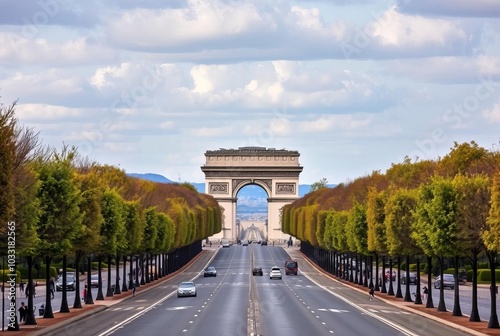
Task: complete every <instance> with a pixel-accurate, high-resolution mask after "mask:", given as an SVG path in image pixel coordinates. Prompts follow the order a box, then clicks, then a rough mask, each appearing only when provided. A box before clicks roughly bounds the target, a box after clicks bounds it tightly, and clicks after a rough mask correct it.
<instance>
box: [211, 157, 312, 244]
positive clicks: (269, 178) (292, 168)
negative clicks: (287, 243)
mask: <svg viewBox="0 0 500 336" xmlns="http://www.w3.org/2000/svg"><path fill="white" fill-rule="evenodd" d="M299 156H300V154H299V152H298V151H290V150H285V149H275V148H266V147H240V148H238V149H219V150H213V151H206V152H205V158H206V162H205V165H203V166H202V167H201V170H202V171H203V172H204V173H205V193H207V194H209V195H212V196H213V197H214V198H215V199H216V200H217V201H218V202H219V205H220V206H221V207H222V216H223V218H222V232H220V233H219V234H217V235H215V236H214V237H213V238H220V239H228V240H231V241H233V242H234V241H236V239H237V238H238V237H237V228H236V201H237V195H238V191H239V190H240V189H241V188H243V187H245V186H247V185H250V184H254V185H259V186H260V187H262V188H263V189H264V190H265V192H266V193H267V202H268V211H267V216H268V228H267V230H268V232H267V239H269V240H274V239H280V238H282V231H281V221H280V216H281V209H282V207H283V206H284V205H286V204H289V203H291V202H293V201H294V200H296V199H297V198H299V175H300V173H301V172H302V168H303V167H301V166H300V164H299Z"/></svg>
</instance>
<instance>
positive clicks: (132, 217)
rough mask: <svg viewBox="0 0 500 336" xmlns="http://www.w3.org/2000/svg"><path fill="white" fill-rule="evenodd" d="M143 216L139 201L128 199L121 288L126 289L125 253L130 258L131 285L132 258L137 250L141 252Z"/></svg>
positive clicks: (130, 280) (130, 285)
mask: <svg viewBox="0 0 500 336" xmlns="http://www.w3.org/2000/svg"><path fill="white" fill-rule="evenodd" d="M144 226H145V222H144V216H143V211H142V209H141V204H140V202H139V201H128V202H126V204H125V231H126V238H125V239H126V240H127V242H128V245H127V251H126V253H125V254H124V257H123V273H124V274H123V284H122V288H123V290H126V289H127V288H126V286H125V281H126V274H125V269H126V261H127V257H126V254H128V255H129V257H130V258H129V259H130V268H129V287H132V285H133V283H132V282H133V281H134V279H132V276H133V270H132V268H133V265H132V259H133V256H134V255H135V254H137V253H139V252H141V246H142V243H143V237H144Z"/></svg>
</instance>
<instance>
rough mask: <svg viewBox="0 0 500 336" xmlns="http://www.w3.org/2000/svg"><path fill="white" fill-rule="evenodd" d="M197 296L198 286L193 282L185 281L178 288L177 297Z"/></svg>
mask: <svg viewBox="0 0 500 336" xmlns="http://www.w3.org/2000/svg"><path fill="white" fill-rule="evenodd" d="M181 296H196V285H195V284H194V282H192V281H185V282H181V283H180V284H179V287H177V297H181Z"/></svg>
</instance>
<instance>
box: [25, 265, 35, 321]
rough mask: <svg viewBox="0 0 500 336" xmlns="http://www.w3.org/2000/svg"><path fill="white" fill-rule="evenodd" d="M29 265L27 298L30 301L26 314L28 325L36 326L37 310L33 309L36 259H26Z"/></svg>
mask: <svg viewBox="0 0 500 336" xmlns="http://www.w3.org/2000/svg"><path fill="white" fill-rule="evenodd" d="M26 263H27V264H28V283H27V284H26V298H27V299H28V311H27V312H26V322H24V324H27V325H36V318H35V308H34V307H33V287H34V284H33V264H34V259H33V257H31V256H28V257H26Z"/></svg>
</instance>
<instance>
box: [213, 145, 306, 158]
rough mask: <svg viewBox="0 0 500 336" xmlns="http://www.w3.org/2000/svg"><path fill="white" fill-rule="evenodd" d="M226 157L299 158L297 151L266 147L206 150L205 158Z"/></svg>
mask: <svg viewBox="0 0 500 336" xmlns="http://www.w3.org/2000/svg"><path fill="white" fill-rule="evenodd" d="M212 155H227V156H246V155H249V156H255V155H266V156H267V155H273V156H300V154H299V152H298V151H294V150H287V149H276V148H266V147H251V146H250V147H239V148H238V149H232V148H230V149H226V148H220V149H217V150H207V151H206V152H205V156H212Z"/></svg>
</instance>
